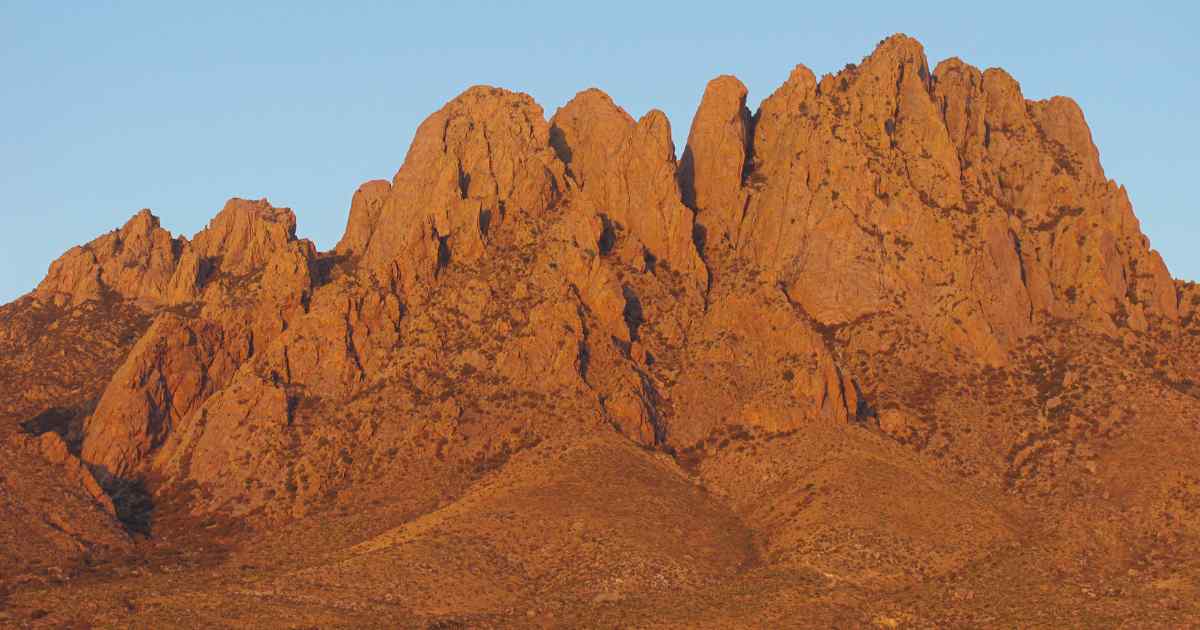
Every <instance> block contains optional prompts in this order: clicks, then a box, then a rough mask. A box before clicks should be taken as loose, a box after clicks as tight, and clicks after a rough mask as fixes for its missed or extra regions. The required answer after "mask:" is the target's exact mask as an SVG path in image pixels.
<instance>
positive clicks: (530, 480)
mask: <svg viewBox="0 0 1200 630" xmlns="http://www.w3.org/2000/svg"><path fill="white" fill-rule="evenodd" d="M746 98H747V90H746V88H745V86H743V85H742V84H741V83H740V82H739V81H738V80H737V79H736V78H734V77H730V76H722V77H718V78H716V79H714V80H713V81H711V82H710V83H709V84H708V86H707V87H706V88H705V90H704V95H703V99H702V101H701V103H700V106H699V109H698V111H697V112H696V115H695V118H694V120H693V123H692V127H691V130H690V134H689V138H688V143H687V146H686V147H685V148H684V149H683V151H682V153H681V154H680V155H679V157H678V158H677V154H676V148H675V147H674V145H673V143H672V140H671V137H672V136H671V128H670V122H669V121H668V120H667V118H666V116H665V115H664V114H663V113H662V112H659V111H650V112H648V113H647V114H646V115H644V116H643V117H641V118H640V119H635V118H634V117H632V116H631V115H630V114H629V113H628V112H626V111H625V110H623V109H622V108H621V107H620V106H619V105H617V104H616V103H614V102H613V101H612V99H611V98H609V97H608V96H607V95H605V94H604V93H603V92H601V91H599V90H596V89H589V90H585V91H583V92H581V93H579V94H578V95H577V96H576V97H575V98H574V99H572V100H571V101H570V102H569V103H567V104H566V105H564V106H563V107H562V108H560V109H559V110H558V111H557V112H555V113H554V114H553V115H551V116H550V117H549V118H548V119H547V116H546V114H545V112H544V111H543V110H542V108H541V107H540V106H539V105H538V104H537V103H536V102H534V101H533V100H532V99H531V98H530V97H529V96H526V95H524V94H518V93H514V92H510V91H507V90H503V89H500V88H494V87H486V86H479V87H473V88H470V89H468V90H467V91H465V92H463V93H462V94H461V95H459V96H458V97H456V98H455V99H454V100H452V101H450V102H449V103H447V104H446V105H445V106H444V107H443V108H442V109H441V110H439V111H437V112H435V113H434V114H433V115H431V116H430V117H429V118H428V119H426V120H425V121H424V122H423V123H422V124H421V126H420V127H419V128H418V129H417V132H416V135H415V138H414V140H413V142H412V145H411V147H410V148H409V151H408V154H407V157H406V158H405V159H404V162H403V165H402V166H401V167H400V169H399V170H398V171H397V173H396V175H395V177H393V178H392V180H391V181H382V180H381V181H372V182H367V183H365V184H363V185H362V186H361V187H360V188H359V189H358V191H357V192H355V194H354V196H353V200H352V202H351V205H350V211H349V219H348V222H347V225H346V230H345V234H344V236H343V237H342V239H341V241H340V242H339V243H338V245H337V246H336V247H335V248H334V249H333V250H332V251H325V252H322V251H319V250H318V249H317V248H316V247H315V246H314V245H313V243H311V242H310V241H307V240H304V239H301V238H298V237H297V235H296V219H295V215H294V214H293V212H292V211H291V210H290V209H287V208H277V207H274V206H272V205H271V204H270V203H269V202H268V201H267V200H257V201H254V200H244V199H231V200H230V201H229V202H228V203H227V204H226V205H225V207H224V208H223V209H222V210H221V211H220V212H219V213H218V214H217V215H216V216H215V217H214V218H213V219H212V221H211V222H210V223H209V224H208V226H207V227H205V228H204V229H203V230H201V231H200V232H199V233H197V234H196V235H194V236H193V237H191V238H190V239H189V238H185V237H183V236H173V235H171V234H170V233H168V232H167V231H166V230H164V229H163V228H162V227H161V226H160V225H159V221H158V219H157V218H156V217H155V216H154V215H153V214H151V213H150V212H149V211H148V210H143V211H141V212H139V213H137V214H136V215H135V216H133V218H131V219H130V220H129V221H128V222H127V223H126V224H125V225H124V226H122V227H121V228H119V229H117V230H115V231H113V232H110V233H108V234H106V235H103V236H100V237H99V238H97V239H96V240H94V241H92V242H90V243H88V244H86V245H83V246H80V247H76V248H74V249H72V250H70V251H68V252H67V253H65V254H64V255H63V256H62V257H61V258H59V259H58V260H57V261H55V262H54V263H53V264H52V265H51V267H50V270H49V272H48V274H47V275H46V277H45V279H44V280H43V281H42V282H41V284H39V285H38V287H37V288H36V289H35V290H34V291H33V292H31V293H30V294H28V295H26V296H24V297H22V298H20V299H18V300H17V301H15V302H13V303H11V304H8V305H5V306H3V307H0V384H2V385H3V386H2V387H0V441H2V442H3V444H4V446H3V447H2V448H3V449H4V452H5V454H6V457H5V458H3V459H0V498H2V501H0V522H3V523H4V525H5V528H4V531H5V532H6V534H5V535H4V537H3V538H0V541H2V545H0V566H2V567H4V568H0V605H2V606H3V608H2V609H3V610H4V612H2V613H0V622H8V623H13V624H29V625H32V626H42V625H63V624H72V623H74V624H80V623H91V624H95V625H99V626H109V625H112V626H125V625H129V624H134V625H139V626H148V627H195V626H197V625H199V626H238V627H300V626H319V627H330V626H346V627H361V626H375V627H427V628H456V627H463V628H466V627H471V628H475V627H580V626H585V627H588V626H600V627H608V626H618V625H620V626H636V627H687V628H694V627H714V628H716V627H721V628H724V627H829V626H837V627H844V626H854V627H864V626H865V627H873V626H877V627H893V628H894V627H926V626H974V627H979V626H1016V625H1020V626H1029V625H1035V626H1054V627H1061V626H1083V627H1097V626H1110V625H1119V624H1126V625H1128V624H1134V625H1148V626H1175V627H1177V626H1184V625H1189V624H1195V623H1200V605H1197V603H1196V602H1198V601H1200V592H1198V586H1200V582H1198V580H1200V476H1198V473H1197V471H1198V470H1200V450H1198V449H1197V448H1196V447H1197V445H1200V433H1198V431H1200V367H1198V366H1200V319H1198V318H1197V311H1198V310H1200V288H1197V287H1196V285H1194V284H1191V283H1186V282H1181V281H1178V280H1175V279H1173V278H1172V277H1171V275H1170V273H1169V272H1168V270H1167V268H1166V266H1165V264H1164V263H1163V260H1162V258H1161V257H1160V256H1159V255H1158V253H1157V252H1155V251H1154V250H1152V249H1151V248H1150V247H1149V242H1148V240H1147V239H1146V237H1145V236H1144V235H1143V234H1142V232H1141V230H1140V228H1139V224H1138V221H1137V218H1136V217H1135V216H1134V214H1133V210H1132V207H1131V205H1130V203H1129V199H1128V196H1127V195H1126V192H1125V189H1124V188H1122V187H1121V186H1119V185H1118V184H1116V183H1115V182H1113V181H1111V180H1109V179H1107V177H1106V176H1105V174H1104V170H1103V168H1102V167H1101V164H1100V161H1099V155H1098V152H1097V150H1096V148H1095V146H1094V144H1093V143H1092V140H1091V133H1090V131H1089V129H1088V126H1087V124H1086V122H1085V120H1084V117H1083V113H1082V112H1081V111H1080V109H1079V107H1078V106H1077V105H1076V104H1075V103H1074V102H1073V101H1071V100H1070V99H1067V98H1063V97H1055V98H1052V99H1049V100H1046V101H1031V100H1026V99H1025V98H1024V97H1023V96H1022V94H1021V91H1020V86H1019V85H1018V83H1017V82H1016V80H1014V79H1013V78H1012V77H1010V76H1009V75H1008V74H1006V73H1005V72H1004V71H1003V70H999V69H988V70H986V71H980V70H979V69H977V68H974V67H972V66H970V65H968V64H966V63H964V62H962V61H960V60H958V59H948V60H946V61H943V62H941V63H939V64H938V65H937V66H936V67H935V68H933V69H930V67H929V64H928V62H927V60H926V58H925V54H924V51H923V49H922V47H921V45H920V44H919V43H918V42H916V41H915V40H913V39H911V38H908V37H906V36H903V35H895V36H893V37H890V38H888V39H886V40H884V41H882V42H880V44H879V46H878V47H877V48H876V49H875V51H874V52H873V53H871V55H869V56H868V57H866V58H865V59H863V60H862V62H861V63H860V64H857V65H855V64H849V65H847V66H846V67H845V69H843V70H842V71H840V72H838V73H836V74H831V75H826V76H824V77H821V78H819V79H818V78H817V77H816V76H815V75H814V74H813V73H812V72H811V71H810V70H808V69H807V68H805V67H804V66H797V67H796V68H795V70H793V71H792V72H791V75H790V76H789V77H788V78H787V80H786V81H785V82H784V84H783V85H782V86H780V87H779V88H778V89H777V90H776V91H775V92H774V93H772V94H771V95H770V96H769V97H767V98H766V99H765V100H764V101H763V102H762V103H761V105H760V106H759V107H758V108H757V110H756V111H754V112H751V111H750V109H749V108H748V107H747V105H746Z"/></svg>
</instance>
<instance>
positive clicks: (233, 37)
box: [0, 0, 1200, 303]
mask: <svg viewBox="0 0 1200 630" xmlns="http://www.w3.org/2000/svg"><path fill="white" fill-rule="evenodd" d="M335 5H336V6H335ZM1194 6H1195V3H1184V2H1174V3H1161V4H1155V3H1152V2H1142V3H1132V2H1121V3H1113V4H1111V5H1110V4H1105V3H1100V2H1090V3H1078V4H1073V3H1057V2H1045V1H1044V0H1043V1H1041V2H1031V3H1022V2H1016V1H1013V2H986V3H976V2H958V3H953V4H950V3H938V4H930V5H920V4H918V3H913V2H887V3H879V4H875V3H871V2H863V1H861V0H859V1H853V2H821V3H816V4H811V5H810V4H808V3H803V2H796V1H794V0H793V1H791V2H779V3H774V2H755V3H735V2H728V1H726V2H721V3H711V4H710V3H705V2H700V1H693V2H678V3H672V2H645V1H643V2H621V1H606V2H589V3H583V2H570V1H563V0H559V1H558V2H554V3H550V2H544V3H540V2H530V3H518V2H510V3H499V2H496V3H488V2H453V1H445V0H442V1H439V2H421V3H378V4H376V3H353V2H343V3H331V2H320V3H316V2H314V3H308V2H299V1H293V2H278V3H277V2H266V1H263V2H254V3H245V2H236V3H222V2H216V1H208V2H197V3H163V2H101V1H94V2H86V3H83V2H78V3H77V2H67V1H63V2H42V1H38V2H15V1H13V0H0V80H2V81H3V83H4V85H5V90H4V92H3V93H0V194H2V196H0V303H3V302H8V301H10V300H12V299H15V298H16V297H18V296H20V295H22V294H24V293H25V292H27V291H29V290H31V289H32V288H33V287H34V286H36V284H37V283H38V281H39V280H40V279H41V278H42V276H44V275H45V273H46V269H47V267H48V266H49V264H50V263H51V262H52V261H53V260H54V259H55V258H57V257H58V256H59V255H60V254H61V253H62V252H64V251H66V250H67V249H69V248H70V247H71V246H73V245H76V244H81V243H85V242H87V241H89V240H91V239H92V238H95V237H96V236H98V235H100V234H102V233H104V232H107V231H109V230H112V229H114V228H117V227H119V226H120V225H121V224H123V223H124V222H125V221H126V220H127V219H128V218H129V217H130V216H132V215H133V214H134V213H135V212H136V211H137V210H139V209H141V208H150V209H152V210H153V211H154V213H155V214H156V215H158V216H159V217H160V218H161V219H162V224H163V226H164V227H166V228H168V229H170V230H171V231H172V232H173V233H176V234H180V233H182V234H185V235H188V236H189V237H190V236H191V235H192V234H194V233H195V232H197V231H198V230H200V229H201V228H203V227H204V225H205V224H206V223H207V221H208V220H209V219H210V218H212V216H213V215H214V214H216V212H217V211H218V210H220V208H221V206H222V205H223V203H224V201H225V200H226V199H228V198H229V197H234V196H238V197H247V198H254V199H257V198H261V197H266V198H268V199H269V200H270V201H271V202H272V203H273V204H275V205H277V206H280V205H281V206H288V207H291V208H292V209H294V210H295V212H296V214H297V217H298V223H299V229H298V233H299V235H300V236H302V237H307V238H311V239H313V240H314V241H315V242H316V243H317V245H318V247H320V248H322V249H327V248H330V247H332V246H333V245H334V244H335V243H336V242H337V240H338V239H339V238H340V236H341V234H342V231H343V229H344V227H345V223H346V218H347V214H348V210H349V206H350V199H351V196H352V195H353V193H354V191H355V189H356V188H357V187H358V185H359V184H361V183H362V182H364V181H367V180H370V179H377V178H391V176H392V175H393V174H395V171H396V169H397V168H399V166H400V164H401V163H402V162H403V159H404V155H405V153H406V151H407V149H408V145H409V143H410V142H411V140H412V135H413V133H414V131H415V130H416V127H417V125H418V124H419V123H420V122H421V120H423V119H424V118H425V117H426V116H428V115H429V114H430V113H432V112H434V111H435V110H437V109H438V108H440V107H441V105H442V104H444V103H445V102H446V101H447V100H449V99H451V98H453V97H454V96H455V95H457V94H458V93H460V92H461V91H463V90H464V89H465V88H467V87H469V86H471V85H476V84H481V83H484V84H490V85H497V86H501V87H506V88H509V89H513V90H518V91H522V92H526V93H529V94H530V95H532V96H533V97H534V99H536V100H537V101H538V102H539V103H540V104H541V105H542V107H543V108H544V109H545V111H546V116H547V117H549V116H550V115H552V114H553V113H554V111H555V109H557V108H558V107H560V106H561V105H563V104H564V103H566V101H568V100H569V99H570V98H571V97H572V96H573V95H574V94H575V93H576V92H578V91H580V90H583V89H585V88H588V87H593V86H594V87H599V88H601V89H603V90H604V91H606V92H607V93H609V94H610V95H611V96H612V97H613V99H614V100H615V101H616V102H617V103H618V104H620V105H621V106H622V107H624V108H625V109H626V110H628V111H629V112H630V113H631V114H632V115H634V116H641V115H642V114H643V113H645V112H646V111H647V110H649V109H651V108H658V109H661V110H663V111H664V112H666V113H667V115H668V117H669V118H670V120H671V125H672V130H673V133H674V136H675V142H676V146H677V151H678V152H680V153H681V152H682V150H683V145H684V141H685V139H686V136H687V131H688V128H689V126H690V124H691V118H692V114H693V113H694V112H695V109H696V106H697V105H698V103H699V100H700V96H701V94H702V93H703V90H704V86H705V83H706V82H707V81H708V80H709V79H711V78H713V77H715V76H717V75H719V74H726V73H728V74H734V75H736V76H737V77H739V78H740V79H741V80H742V81H743V82H744V83H745V84H746V85H747V87H748V88H749V90H750V97H749V100H748V102H749V104H750V106H751V109H752V110H753V109H755V108H756V107H757V105H758V103H759V102H760V101H761V100H762V99H763V98H765V97H766V96H767V95H769V94H770V93H771V92H772V91H773V90H774V89H775V88H776V87H777V86H778V85H779V84H781V83H782V82H783V81H784V80H785V79H786V78H787V76H788V73H789V71H790V70H791V69H792V67H794V66H795V65H796V64H798V63H803V64H805V65H807V66H808V67H809V68H811V69H812V70H813V71H814V72H815V73H817V75H818V76H819V75H821V74H824V73H827V72H833V71H836V70H838V69H840V68H842V66H844V65H845V64H847V63H850V62H855V63H857V62H859V61H860V60H861V59H862V57H864V56H865V55H867V54H869V53H870V52H871V50H872V49H873V48H874V47H875V45H876V43H877V42H878V41H879V40H880V39H882V38H884V37H886V36H887V35H890V34H892V33H896V32H903V33H907V34H908V35H911V36H913V37H916V38H917V39H918V40H920V41H921V42H922V43H923V44H924V46H925V51H926V54H927V56H928V57H929V61H930V65H931V67H932V66H933V65H936V64H937V62H938V61H940V60H942V59H945V58H947V57H951V56H957V57H960V58H962V59H963V60H965V61H967V62H968V63H971V64H973V65H976V66H978V67H980V68H987V67H992V66H999V67H1003V68H1005V69H1006V70H1008V71H1009V73H1010V74H1012V75H1013V76H1014V77H1015V78H1016V79H1017V80H1018V81H1019V82H1020V83H1021V85H1022V88H1023V90H1024V93H1025V96H1026V97H1027V98H1048V97H1050V96H1054V95H1059V94H1062V95H1066V96H1070V97H1072V98H1074V99H1075V100H1076V101H1077V102H1079V104H1080V106H1081V107H1082V108H1083V111H1084V113H1085V115H1086V117H1087V120H1088V123H1089V124H1090V126H1091V129H1092V135H1093V139H1094V141H1095V143H1096V145H1097V146H1098V147H1099V149H1100V157H1101V162H1102V163H1103V165H1104V168H1105V171H1106V173H1107V174H1108V176H1109V177H1110V178H1112V179H1115V180H1116V181H1117V182H1119V183H1121V184H1124V185H1125V186H1126V187H1127V188H1128V190H1129V193H1130V197H1131V199H1132V200H1133V204H1134V209H1135V212H1136V213H1137V215H1138V217H1139V218H1140V220H1141V222H1142V227H1143V230H1144V231H1145V232H1146V233H1147V235H1148V236H1149V237H1150V242H1151V246H1152V247H1154V248H1156V249H1158V250H1159V251H1161V252H1162V254H1163V256H1164V258H1165V259H1166V262H1167V266H1168V267H1169V268H1170V269H1171V272H1172V273H1173V274H1174V275H1175V276H1176V277H1181V278H1186V279H1192V280H1200V212H1198V210H1200V201H1197V199H1200V196H1198V195H1197V192H1196V182H1197V178H1198V177H1200V151H1197V150H1196V147H1200V38H1198V37H1196V36H1195V33H1194V30H1195V25H1196V24H1198V23H1200V9H1197V8H1194Z"/></svg>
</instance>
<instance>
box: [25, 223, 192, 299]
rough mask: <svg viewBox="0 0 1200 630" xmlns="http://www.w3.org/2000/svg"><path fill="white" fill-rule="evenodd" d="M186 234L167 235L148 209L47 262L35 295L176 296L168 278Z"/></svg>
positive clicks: (73, 296)
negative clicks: (47, 264) (182, 236)
mask: <svg viewBox="0 0 1200 630" xmlns="http://www.w3.org/2000/svg"><path fill="white" fill-rule="evenodd" d="M186 245H187V241H186V239H182V238H178V239H177V238H172V237H171V234H170V233H169V232H167V231H166V230H164V229H162V228H161V227H160V226H159V222H158V217H156V216H154V215H153V214H151V213H150V211H149V210H142V211H141V212H138V213H137V214H136V215H134V216H133V218H131V219H130V220H129V221H128V222H126V223H125V225H124V226H122V227H121V229H119V230H114V231H112V232H109V233H108V234H105V235H104V236H101V237H100V238H97V239H96V240H94V241H92V242H90V243H88V244H87V245H81V246H79V247H75V248H72V249H71V250H70V251H68V252H67V253H65V254H63V256H62V257H61V258H59V259H58V260H56V261H54V263H53V264H52V265H51V266H50V271H49V273H47V274H46V277H45V279H43V280H42V282H41V284H39V285H38V287H37V289H36V290H35V292H34V294H35V295H36V296H37V297H39V298H41V299H45V300H48V301H52V302H55V303H58V304H68V305H75V304H81V303H83V302H86V301H88V300H100V299H101V298H103V297H104V296H105V294H106V293H113V294H116V295H118V296H120V297H122V298H128V299H132V300H139V301H144V302H150V303H164V302H170V301H172V300H174V299H177V298H178V297H181V296H180V295H179V293H178V291H177V287H176V286H175V285H174V283H173V278H174V275H175V268H176V266H177V265H178V263H179V258H180V256H181V255H182V252H183V250H184V248H185V247H186Z"/></svg>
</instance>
